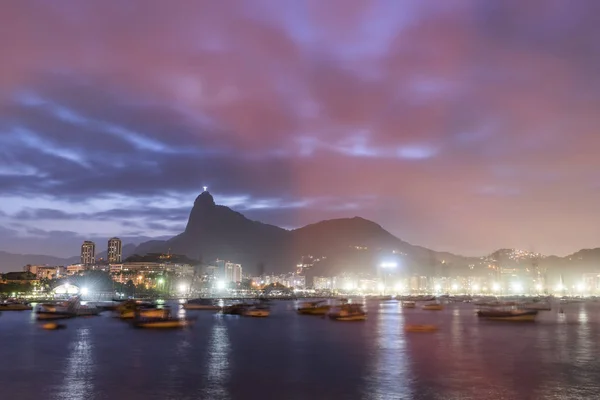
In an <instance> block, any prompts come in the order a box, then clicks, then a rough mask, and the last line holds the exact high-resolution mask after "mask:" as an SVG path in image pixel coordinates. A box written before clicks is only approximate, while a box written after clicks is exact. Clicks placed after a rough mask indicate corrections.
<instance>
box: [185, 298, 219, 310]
mask: <svg viewBox="0 0 600 400" xmlns="http://www.w3.org/2000/svg"><path fill="white" fill-rule="evenodd" d="M183 309H184V310H220V309H221V306H219V305H218V304H216V303H215V301H214V300H212V299H191V300H188V301H187V302H186V303H185V304H184V305H183Z"/></svg>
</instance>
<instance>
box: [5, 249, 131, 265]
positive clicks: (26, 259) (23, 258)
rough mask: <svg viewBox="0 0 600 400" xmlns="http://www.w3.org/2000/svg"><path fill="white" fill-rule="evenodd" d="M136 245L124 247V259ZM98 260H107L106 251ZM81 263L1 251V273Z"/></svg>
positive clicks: (77, 259) (99, 254) (72, 260)
mask: <svg viewBox="0 0 600 400" xmlns="http://www.w3.org/2000/svg"><path fill="white" fill-rule="evenodd" d="M135 250H136V245H134V244H126V245H124V246H123V249H122V252H123V259H125V258H127V257H129V256H131V255H133V254H134V253H135ZM96 258H104V259H106V251H103V252H101V253H98V254H96ZM78 262H80V257H79V256H73V257H69V258H61V257H54V256H44V255H40V254H14V253H8V252H6V251H0V272H8V271H21V270H22V269H23V267H24V266H25V265H27V264H32V265H50V266H56V265H71V264H76V263H78Z"/></svg>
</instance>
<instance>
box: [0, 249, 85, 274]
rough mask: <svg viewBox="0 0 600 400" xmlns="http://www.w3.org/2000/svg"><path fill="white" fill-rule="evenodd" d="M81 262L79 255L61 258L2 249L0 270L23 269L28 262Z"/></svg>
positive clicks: (50, 263)
mask: <svg viewBox="0 0 600 400" xmlns="http://www.w3.org/2000/svg"><path fill="white" fill-rule="evenodd" d="M74 262H79V257H71V258H60V257H54V256H44V255H39V254H13V253H8V252H6V251H0V271H4V272H8V271H22V270H23V267H24V266H25V265H27V264H33V265H70V264H73V263H74Z"/></svg>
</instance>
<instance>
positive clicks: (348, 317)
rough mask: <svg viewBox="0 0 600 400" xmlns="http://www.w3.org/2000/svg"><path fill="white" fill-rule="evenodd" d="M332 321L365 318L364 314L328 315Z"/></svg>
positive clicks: (360, 319) (362, 319)
mask: <svg viewBox="0 0 600 400" xmlns="http://www.w3.org/2000/svg"><path fill="white" fill-rule="evenodd" d="M329 318H331V319H332V320H334V321H364V320H366V319H367V316H366V315H337V314H332V315H330V316H329Z"/></svg>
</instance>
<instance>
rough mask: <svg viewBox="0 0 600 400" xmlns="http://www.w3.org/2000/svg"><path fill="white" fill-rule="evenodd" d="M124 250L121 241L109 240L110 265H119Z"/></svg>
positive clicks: (115, 238) (108, 257) (117, 239)
mask: <svg viewBox="0 0 600 400" xmlns="http://www.w3.org/2000/svg"><path fill="white" fill-rule="evenodd" d="M122 249H123V244H122V242H121V239H119V238H117V237H114V238H110V239H108V255H107V259H108V263H109V264H118V263H120V262H121V259H122V254H123V252H122Z"/></svg>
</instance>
